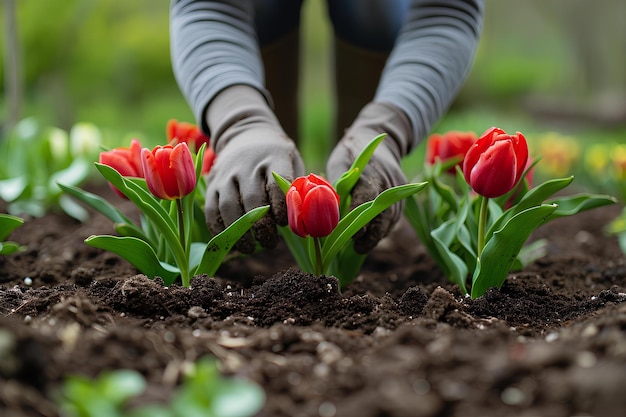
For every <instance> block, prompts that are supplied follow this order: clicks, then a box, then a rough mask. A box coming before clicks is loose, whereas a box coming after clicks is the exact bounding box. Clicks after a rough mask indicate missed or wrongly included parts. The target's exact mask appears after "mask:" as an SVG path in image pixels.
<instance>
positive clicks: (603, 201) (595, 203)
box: [548, 194, 617, 220]
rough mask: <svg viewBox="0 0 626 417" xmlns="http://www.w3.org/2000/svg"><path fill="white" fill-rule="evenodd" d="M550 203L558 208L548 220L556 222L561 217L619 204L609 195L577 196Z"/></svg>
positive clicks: (558, 199)
mask: <svg viewBox="0 0 626 417" xmlns="http://www.w3.org/2000/svg"><path fill="white" fill-rule="evenodd" d="M549 203H550V204H556V205H557V206H558V208H557V209H556V210H555V211H554V213H552V215H551V216H550V217H549V218H548V220H554V219H558V218H560V217H565V216H572V215H574V214H577V213H580V212H581V211H585V210H591V209H594V208H598V207H602V206H607V205H609V204H615V203H617V199H616V198H615V197H611V196H609V195H599V194H577V195H573V196H569V197H563V198H557V199H554V200H550V201H549Z"/></svg>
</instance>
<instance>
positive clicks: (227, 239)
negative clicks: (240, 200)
mask: <svg viewBox="0 0 626 417" xmlns="http://www.w3.org/2000/svg"><path fill="white" fill-rule="evenodd" d="M269 208H270V206H261V207H257V208H254V209H252V210H250V211H249V212H247V213H246V214H244V215H243V216H241V217H240V218H238V219H237V220H235V221H234V222H233V223H232V224H231V225H230V226H228V227H227V228H226V229H225V230H224V231H223V232H221V233H220V234H218V235H216V236H214V237H213V239H211V240H210V241H209V243H208V244H207V245H206V249H205V250H204V256H203V257H202V261H201V262H200V264H199V265H198V266H197V268H196V270H195V274H207V275H209V276H213V275H215V272H216V271H217V269H218V268H219V266H220V265H221V263H222V261H223V260H224V257H225V256H226V255H227V254H228V252H230V250H231V249H232V247H233V246H235V243H237V241H238V240H239V239H240V238H241V237H242V236H243V235H244V234H245V233H246V232H247V231H248V230H250V228H251V227H252V225H253V224H254V223H256V222H257V221H258V220H259V219H261V217H263V216H265V214H266V213H267V211H268V210H269Z"/></svg>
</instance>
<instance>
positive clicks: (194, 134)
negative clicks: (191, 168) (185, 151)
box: [165, 119, 215, 175]
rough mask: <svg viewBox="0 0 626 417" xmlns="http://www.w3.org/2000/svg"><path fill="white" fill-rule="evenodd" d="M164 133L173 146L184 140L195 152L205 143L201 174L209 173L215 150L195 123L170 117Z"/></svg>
mask: <svg viewBox="0 0 626 417" xmlns="http://www.w3.org/2000/svg"><path fill="white" fill-rule="evenodd" d="M165 134H166V136H167V141H168V143H169V144H170V145H172V146H175V145H176V144H178V143H181V142H185V143H186V144H187V146H189V149H191V150H192V151H193V152H196V153H197V152H198V151H199V150H200V148H201V147H202V145H204V144H205V143H206V149H205V150H204V158H203V159H202V175H206V174H208V173H209V171H210V170H211V167H212V166H213V162H215V152H214V151H213V149H211V148H210V147H209V144H210V139H209V138H208V137H207V136H206V135H205V134H204V133H202V131H201V130H200V128H199V127H198V126H197V125H195V124H193V123H187V122H179V121H178V120H176V119H170V120H169V121H168V122H167V125H166V127H165Z"/></svg>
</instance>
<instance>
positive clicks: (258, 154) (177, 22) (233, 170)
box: [170, 0, 304, 253]
mask: <svg viewBox="0 0 626 417" xmlns="http://www.w3.org/2000/svg"><path fill="white" fill-rule="evenodd" d="M170 13H171V16H170V24H171V28H170V30H171V50H172V62H173V67H174V74H175V75H176V79H177V81H178V84H179V86H180V89H181V90H182V92H183V94H184V95H185V97H186V99H187V101H188V102H189V104H190V106H191V107H192V109H193V112H194V114H195V116H196V119H197V121H198V124H199V125H201V126H202V129H203V130H204V132H205V133H206V134H208V135H209V137H210V138H211V146H212V147H213V149H214V150H215V153H216V159H215V164H214V165H213V167H212V168H211V171H210V172H209V176H208V178H207V191H206V203H205V215H206V221H207V226H208V227H209V229H210V230H211V232H213V233H214V234H217V233H219V232H221V231H223V230H224V229H225V228H226V227H228V226H229V225H230V224H232V223H233V222H234V221H235V220H237V219H238V218H239V217H241V216H242V215H244V214H245V213H246V212H248V211H250V210H251V209H253V208H255V207H259V206H262V205H266V204H268V205H270V207H271V209H270V211H269V212H268V214H267V215H266V216H264V217H263V218H262V219H261V220H259V221H258V222H256V223H255V225H254V227H253V232H252V233H247V234H246V235H245V236H244V237H243V238H242V239H240V240H239V242H238V244H237V248H238V249H239V250H240V251H242V252H245V253H250V252H252V251H254V249H255V246H256V243H255V240H256V241H258V242H259V243H260V244H261V246H263V247H274V246H276V244H277V243H278V232H277V229H276V225H277V224H278V225H286V224H287V210H286V206H285V195H284V194H283V192H282V191H281V190H280V188H279V187H278V185H277V184H276V182H275V181H274V178H273V177H272V172H277V173H278V174H280V175H282V176H283V177H285V178H289V179H294V178H295V177H297V176H300V175H303V173H304V164H303V163H302V158H301V157H300V154H299V152H298V150H297V148H296V146H295V143H294V142H293V141H292V140H291V138H289V137H287V135H286V134H285V132H284V131H283V129H282V127H281V125H280V123H279V121H278V119H277V118H276V116H275V115H274V112H273V111H272V109H271V106H270V104H269V102H270V97H269V94H268V93H267V92H266V91H265V89H264V87H263V86H264V80H263V64H262V62H261V58H260V53H259V46H258V41H257V37H256V34H255V31H254V23H253V10H252V2H251V1H243V0H231V1H192V0H179V1H173V2H172V5H171V12H170Z"/></svg>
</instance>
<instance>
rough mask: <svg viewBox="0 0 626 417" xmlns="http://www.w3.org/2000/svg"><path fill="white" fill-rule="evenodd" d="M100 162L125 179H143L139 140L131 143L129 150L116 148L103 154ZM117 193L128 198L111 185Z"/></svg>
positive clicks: (99, 159)
mask: <svg viewBox="0 0 626 417" xmlns="http://www.w3.org/2000/svg"><path fill="white" fill-rule="evenodd" d="M98 162H100V163H101V164H103V165H108V166H110V167H111V168H113V169H115V170H116V171H117V172H119V173H120V175H122V176H124V177H138V178H143V166H142V165H141V143H139V141H138V140H137V139H133V140H132V141H131V142H130V147H129V148H114V149H111V150H110V151H106V152H101V153H100V157H99V158H98ZM109 186H110V187H111V189H112V190H113V191H115V193H116V194H117V195H119V196H121V197H123V198H126V196H125V195H124V194H122V193H121V192H120V191H119V190H118V189H117V188H115V187H114V186H113V185H111V184H110V183H109Z"/></svg>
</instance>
